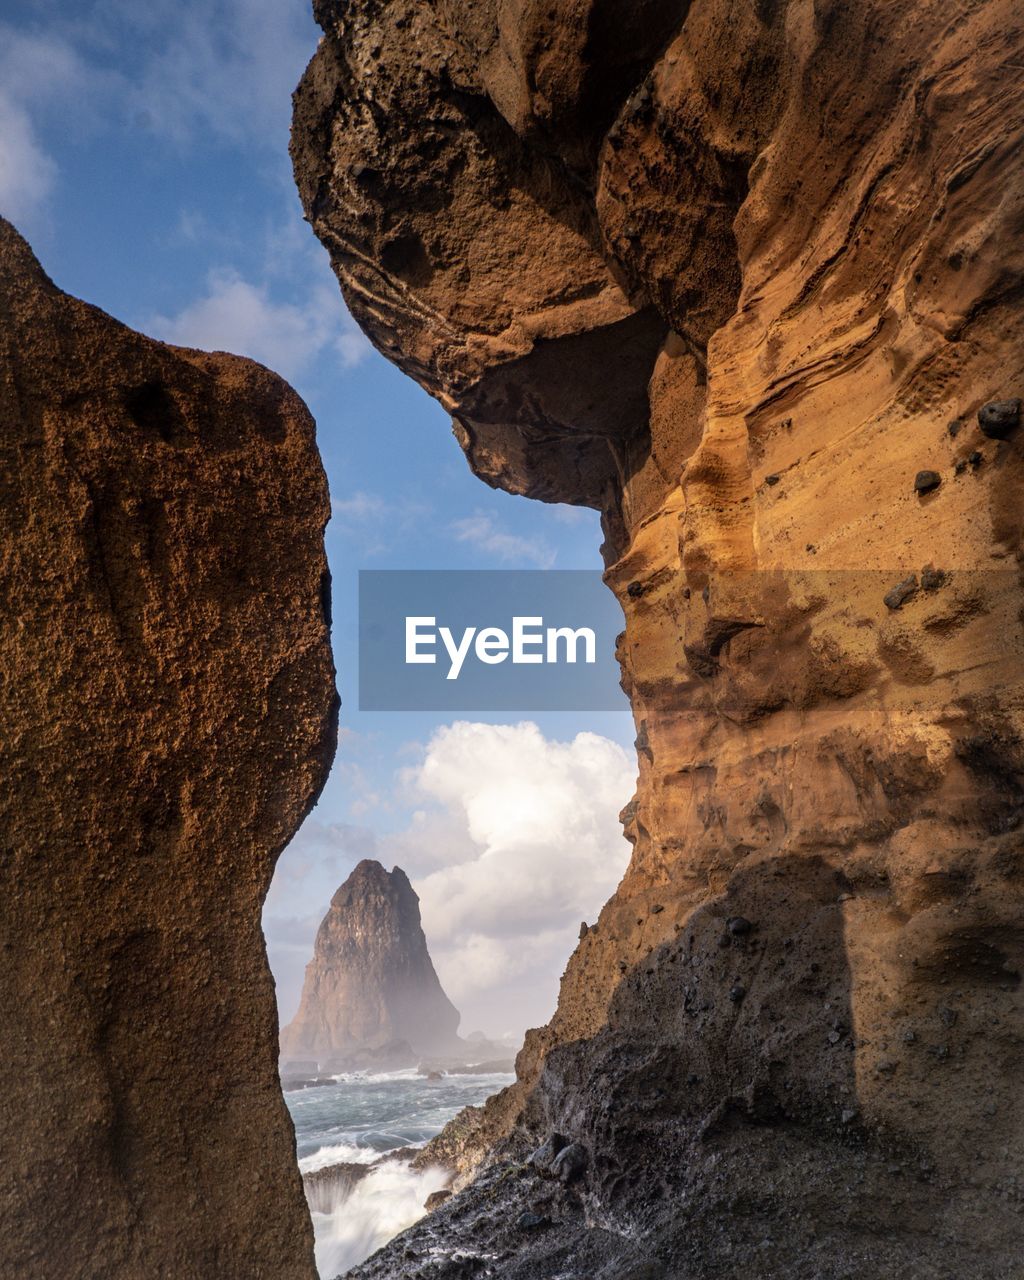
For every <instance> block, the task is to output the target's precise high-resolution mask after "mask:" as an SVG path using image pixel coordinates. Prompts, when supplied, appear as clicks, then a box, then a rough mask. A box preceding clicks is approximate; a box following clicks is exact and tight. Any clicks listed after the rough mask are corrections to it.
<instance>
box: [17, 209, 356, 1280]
mask: <svg viewBox="0 0 1024 1280" xmlns="http://www.w3.org/2000/svg"><path fill="white" fill-rule="evenodd" d="M0 344H2V355H3V358H2V373H0V404H2V416H3V433H2V440H0V457H2V465H0V530H2V533H0V583H2V594H3V601H4V607H3V617H2V620H0V671H2V673H3V674H2V677H0V700H2V711H0V723H2V726H3V728H2V732H0V776H2V778H3V785H2V788H0V810H2V831H3V857H2V859H0V867H2V877H3V885H2V894H0V901H2V906H0V937H2V942H3V955H4V961H3V965H2V966H0V1007H2V1008H3V1027H4V1034H3V1053H2V1055H0V1072H2V1084H0V1099H2V1101H0V1114H2V1117H3V1119H2V1126H0V1127H2V1133H3V1150H4V1160H3V1172H2V1174H0V1273H2V1274H3V1275H4V1276H11V1277H14V1276H17V1277H19V1280H52V1277H54V1276H57V1275H60V1276H70V1277H83V1278H84V1277H90V1278H91V1277H97V1276H103V1277H111V1278H112V1280H138V1277H140V1276H174V1277H178V1278H180V1280H207V1277H211V1276H219V1277H228V1278H230V1277H237V1278H238V1280H242V1278H243V1277H244V1278H245V1280H252V1277H255V1276H267V1277H269V1276H273V1277H274V1278H275V1280H279V1278H280V1280H313V1277H315V1274H316V1273H315V1270H314V1266H313V1250H312V1232H311V1230H310V1225H309V1218H308V1214H307V1211H306V1207H305V1204H304V1201H303V1195H302V1185H301V1180H300V1178H299V1174H298V1170H297V1168H296V1165H295V1140H294V1134H293V1131H292V1127H291V1122H290V1120H289V1117H288V1113H287V1111H286V1109H285V1106H284V1102H283V1100H282V1097H281V1089H280V1085H279V1083H278V1078H277V1071H276V1059H277V1054H276V1042H277V1018H276V1012H275V1005H274V989H273V984H272V981H271V977H270V972H269V970H268V967H267V961H266V954H265V950H264V943H263V935H262V932H261V928H260V910H261V906H262V903H263V899H264V897H265V895H266V892H267V888H268V886H269V883H270V877H271V873H272V872H273V868H274V863H275V860H276V858H277V855H278V853H279V852H280V850H281V849H282V847H283V846H284V845H285V843H286V842H287V841H288V840H289V839H290V838H291V836H292V835H293V833H294V832H295V830H296V828H297V827H298V825H299V823H300V822H301V820H302V818H303V816H304V815H305V814H306V812H307V811H308V810H309V808H310V807H311V805H312V803H313V801H314V799H315V797H316V795H317V794H318V792H319V789H320V787H321V786H322V784H323V781H324V778H325V776H326V773H327V769H328V766H329V763H330V760H331V756H332V753H333V746H334V734H335V726H334V722H335V718H336V717H335V705H336V699H335V694H334V681H333V668H332V662H331V652H330V646H329V635H328V632H329V622H328V618H327V608H328V601H329V585H328V577H327V566H326V560H325V557H324V548H323V528H324V524H325V523H326V520H327V518H328V511H329V507H328V497H327V487H326V482H325V478H324V474H323V470H322V468H321V465H320V460H319V456H318V454H317V449H316V442H315V435H314V424H313V421H312V419H311V418H310V416H309V413H308V412H307V410H306V408H305V406H304V405H303V404H302V402H301V401H300V400H299V398H298V397H297V396H296V395H295V394H294V392H292V391H291V390H290V388H288V387H287V386H286V385H285V384H284V383H283V382H282V381H281V380H280V379H279V378H277V377H276V376H275V375H273V374H271V373H269V372H268V371H267V370H266V369H263V368H261V367H260V366H258V365H256V364H253V363H252V362H251V361H248V360H243V359H239V358H237V357H234V356H227V355H220V354H218V355H206V354H203V353H200V352H197V351H185V350H181V349H177V348H173V347H167V346H164V345H162V344H161V343H158V342H154V341H152V340H150V339H149V338H145V337H142V336H141V335H139V334H137V333H133V332H132V331H131V330H130V329H127V328H125V327H124V325H121V324H118V323H117V322H116V321H115V320H112V319H111V318H110V317H109V316H107V315H104V314H103V313H102V312H101V311H98V310H96V309H95V308H94V307H90V306H87V305H86V304H85V303H82V302H79V301H77V300H76V299H74V298H70V297H68V296H66V295H65V294H63V293H61V292H60V291H59V290H58V289H57V288H56V287H55V286H54V285H53V284H52V283H51V282H50V281H49V280H48V279H47V277H46V276H45V275H44V273H43V271H42V269H41V268H40V266H39V264H38V263H37V262H36V260H35V259H34V257H33V256H32V253H31V251H30V249H29V248H28V246H27V245H26V244H25V242H24V241H23V240H22V239H21V238H20V237H19V236H18V234H17V233H16V232H15V231H14V229H13V228H12V227H11V226H10V225H9V224H8V223H5V222H0Z"/></svg>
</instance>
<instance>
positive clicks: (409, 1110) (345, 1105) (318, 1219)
mask: <svg viewBox="0 0 1024 1280" xmlns="http://www.w3.org/2000/svg"><path fill="white" fill-rule="evenodd" d="M335 1079H336V1080H337V1082H338V1083H337V1084H334V1085H323V1086H321V1087H320V1088H316V1089H297V1090H293V1091H290V1092H288V1093H286V1094H285V1100H286V1101H287V1103H288V1109H289V1111H290V1112H291V1114H292V1120H293V1122H294V1124H295V1139H296V1144H297V1146H298V1154H299V1168H300V1169H301V1170H302V1172H303V1173H310V1172H312V1171H313V1170H314V1169H323V1168H326V1167H327V1166H328V1165H332V1164H371V1163H372V1162H373V1161H374V1160H376V1159H377V1158H378V1157H379V1156H380V1155H382V1154H383V1153H384V1152H386V1151H393V1150H394V1149H395V1148H396V1147H420V1146H423V1144H424V1143H425V1142H427V1141H428V1140H429V1139H430V1138H432V1137H433V1136H434V1135H435V1134H437V1133H440V1131H441V1129H443V1128H444V1126H445V1125H446V1124H447V1123H448V1121H449V1120H450V1119H451V1118H452V1117H453V1116H455V1115H457V1114H458V1112H459V1111H461V1110H462V1108H463V1107H466V1106H469V1105H471V1104H472V1105H477V1106H478V1105H479V1104H480V1103H482V1102H484V1101H485V1099H487V1098H489V1097H490V1095H491V1094H492V1093H496V1092H497V1091H498V1090H499V1089H503V1088H504V1087H505V1085H507V1084H511V1083H512V1081H513V1079H514V1077H513V1076H510V1075H452V1076H445V1077H444V1078H443V1079H441V1080H427V1079H426V1077H425V1076H421V1075H418V1074H417V1073H416V1071H414V1070H408V1071H389V1072H385V1073H380V1074H373V1073H369V1072H355V1073H351V1074H346V1075H339V1076H336V1077H335ZM445 1182H446V1176H445V1173H444V1171H443V1170H441V1169H427V1170H423V1171H419V1172H417V1171H414V1170H413V1169H411V1168H410V1166H409V1164H408V1162H407V1161H404V1160H402V1161H399V1160H394V1161H388V1162H386V1163H385V1164H383V1165H381V1166H380V1167H379V1168H377V1169H374V1170H373V1171H372V1172H371V1173H369V1174H367V1176H366V1177H365V1178H362V1179H361V1180H360V1181H359V1182H357V1183H356V1184H355V1186H353V1187H351V1188H350V1189H348V1190H340V1189H339V1192H338V1195H337V1200H336V1202H332V1203H330V1205H329V1210H328V1212H313V1213H312V1218H313V1233H314V1237H315V1242H316V1265H317V1269H318V1270H319V1272H320V1277H321V1280H334V1277H336V1276H339V1275H343V1274H344V1273H345V1271H347V1270H348V1268H349V1267H354V1266H355V1265H356V1264H357V1263H359V1262H362V1261H363V1260H364V1259H365V1258H368V1257H369V1256H370V1254H371V1253H373V1252H374V1250H376V1249H379V1248H380V1247H381V1246H382V1245H384V1244H386V1243H387V1242H388V1241H389V1240H390V1239H391V1238H392V1237H393V1236H396V1235H397V1234H398V1233H399V1232H400V1231H404V1230H405V1228H406V1227H410V1226H412V1224H413V1223H414V1222H415V1221H416V1220H417V1218H420V1217H422V1215H423V1213H424V1208H423V1204H424V1201H425V1200H426V1198H427V1196H429V1195H430V1193H431V1192H432V1191H438V1190H440V1189H441V1188H442V1187H443V1186H444V1185H445Z"/></svg>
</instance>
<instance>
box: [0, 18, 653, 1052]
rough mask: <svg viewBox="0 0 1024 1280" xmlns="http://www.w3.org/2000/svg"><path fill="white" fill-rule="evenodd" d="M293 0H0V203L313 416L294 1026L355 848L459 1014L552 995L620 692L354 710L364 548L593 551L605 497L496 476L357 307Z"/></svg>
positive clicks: (288, 952) (591, 861)
mask: <svg viewBox="0 0 1024 1280" xmlns="http://www.w3.org/2000/svg"><path fill="white" fill-rule="evenodd" d="M310 8H311V6H310V3H309V0H201V2H200V0H173V2H172V0H146V3H145V4H142V5H140V4H138V3H137V0H62V2H59V0H56V2H55V0H47V2H46V3H45V4H44V3H43V2H42V0H20V2H19V3H12V0H0V213H2V214H3V215H4V216H5V217H7V218H9V219H10V220H11V221H12V222H13V223H14V224H15V226H17V227H18V229H19V230H20V231H21V232H22V234H23V235H25V236H26V238H27V239H28V240H29V242H30V243H31V245H32V247H33V249H34V250H35V252H36V254H37V256H38V257H39V258H40V260H41V262H42V264H43V266H44V268H45V269H46V271H47V272H48V274H49V275H50V276H51V277H52V278H53V279H54V280H55V281H56V283H57V284H58V285H59V286H60V287H61V288H63V289H65V290H66V291H67V292H69V293H72V294H75V295H77V296H79V297H82V298H84V299H86V300H87V301H89V302H91V303H94V304H95V305H97V306H99V307H102V308H103V309H104V310H105V311H107V312H109V313H110V314H112V315H114V316H116V317H117V318H118V319H120V320H122V321H124V322H126V323H127V324H129V325H131V326H132V327H133V328H136V329H139V330H141V331H142V332H144V333H148V334H151V335H152V336H154V337H157V338H161V339H163V340H164V341H167V342H173V343H178V344H181V345H185V346H193V347H200V348H205V349H210V350H227V351H233V352H237V353H240V354H243V355H248V356H251V357H252V358H253V359H256V360H259V361H261V362H262V363H264V364H266V365H268V366H269V367H270V368H272V369H274V370H276V371H277V372H278V373H280V374H282V375H283V376H284V377H285V378H287V379H288V380H289V381H290V382H291V383H292V385H293V386H294V387H295V388H296V389H297V390H298V392H299V393H300V394H301V395H302V397H303V398H304V399H305V400H306V402H307V404H308V405H309V406H310V408H311V409H312V411H313V414H314V416H315V417H316V420H317V424H318V440H319V444H320V449H321V452H322V454H323V458H324V464H325V467H326V469H327V474H328V479H329V483H330V489H331V496H332V513H333V514H332V520H331V523H330V525H329V526H328V530H327V551H328V556H329V558H330V563H331V569H332V574H333V578H334V648H335V661H336V663H337V666H338V672H339V674H338V681H339V688H340V692H341V697H342V712H341V731H340V741H339V746H338V755H337V760H336V763H335V765H334V768H333V770H332V773H331V776H330V779H329V781H328V783H327V786H326V788H325V790H324V794H323V797H322V798H321V801H320V803H319V805H318V807H317V808H316V810H315V811H314V812H313V814H312V815H311V817H310V818H309V819H308V820H307V822H306V824H305V826H304V827H303V829H302V830H301V831H300V832H299V834H298V835H297V836H296V838H295V839H294V840H293V841H292V843H291V845H290V846H289V848H288V849H287V850H285V852H284V854H283V855H282V857H281V860H280V862H279V865H278V870H277V873H276V875H275V878H274V883H273V885H272V886H271V890H270V894H269V896H268V899H267V903H266V908H265V912H264V932H265V935H266V939H267V948H268V954H269V957H270V962H271V967H272V969H273V972H274V975H275V979H276V981H277V986H278V1002H279V1009H280V1014H281V1019H282V1023H283V1022H286V1021H287V1020H288V1019H289V1018H290V1017H291V1016H292V1014H293V1013H294V1010H295V1007H296V1005H297V1003H298V998H299V991H300V988H301V982H302V974H303V969H304V967H305V964H306V962H307V961H308V959H309V957H310V954H311V951H312V943H313V938H314V935H315V932H316V927H317V925H318V923H319V921H320V919H321V918H322V916H323V914H324V912H325V911H326V909H327V906H328V903H329V901H330V898H331V895H332V894H333V892H334V890H335V889H336V888H337V887H338V885H339V884H340V883H341V881H342V880H344V878H345V877H346V876H347V874H348V872H349V871H350V870H351V868H352V867H353V866H354V865H355V863H356V862H358V861H359V859H360V858H363V857H377V858H379V859H380V860H381V861H383V862H384V863H385V865H386V866H388V867H389V869H390V867H392V866H394V865H396V864H397V865H400V866H402V867H403V868H404V869H405V870H406V871H407V872H408V874H409V876H410V878H411V879H412V881H413V884H414V886H415V888H416V890H417V892H418V893H419V894H420V898H421V905H422V914H423V924H424V929H425V931H426V934H427V940H428V945H429V947H430V951H431V954H432V956H433V957H434V961H435V966H436V968H437V970H438V973H439V975H440V977H441V980H442V983H443V984H444V986H445V988H446V990H447V991H448V993H449V995H450V996H451V997H452V999H453V1000H454V1002H455V1004H456V1006H457V1007H458V1008H459V1009H460V1010H461V1011H462V1014H463V1020H462V1029H463V1031H466V1032H469V1031H473V1030H478V1029H479V1030H483V1031H484V1032H486V1033H487V1034H489V1035H502V1034H506V1033H511V1034H519V1033H520V1032H521V1031H522V1030H523V1029H524V1028H525V1027H527V1026H531V1025H537V1024H539V1023H541V1022H543V1021H546V1019H547V1018H548V1017H549V1016H550V1014H551V1012H552V1011H553V1008H554V1002H555V998H556V993H557V983H558V978H559V976H560V974H561V971H562V968H563V966H564V963H565V961H566V959H567V958H568V956H569V954H570V952H571V951H572V948H573V946H574V945H575V940H576V935H577V932H578V929H579V923H580V921H581V920H583V919H588V920H592V919H593V918H594V916H595V915H596V913H597V911H598V910H599V908H600V906H601V905H602V903H603V902H604V900H605V899H606V898H607V897H608V895H609V893H610V892H611V890H612V889H613V888H614V886H615V884H616V883H617V882H618V880H619V878H620V877H621V875H622V873H623V871H624V870H625V866H626V862H627V859H628V854H629V848H628V845H627V844H626V842H625V841H624V840H623V838H622V836H621V834H620V830H619V827H618V824H617V822H616V814H617V813H618V810H619V809H620V808H621V807H622V806H623V805H624V804H625V803H626V802H627V800H628V799H629V797H630V795H631V793H632V789H633V783H634V776H635V767H634V763H633V753H632V750H631V742H632V738H633V726H632V721H631V719H630V717H629V714H628V712H627V710H626V703H625V699H623V704H622V705H623V710H622V711H621V712H605V713H596V712H595V713H558V714H556V713H546V714H535V713H531V714H530V715H529V717H523V718H522V719H519V718H517V717H515V716H508V715H503V716H498V715H474V716H472V717H467V718H465V719H463V720H458V721H454V722H453V721H452V719H451V717H445V716H442V715H439V714H433V713H428V712H415V713H414V712H408V713H402V712H390V713H369V712H360V711H359V710H358V707H357V705H356V672H357V653H356V629H357V618H356V582H357V577H356V575H357V573H358V570H359V569H361V568H362V569H388V568H401V569H419V568H431V569H434V568H444V569H461V568H467V569H469V568H471V569H486V568H506V569H538V568H540V569H544V568H559V569H594V570H598V569H600V567H601V565H600V558H599V554H598V547H599V545H600V542H601V534H600V528H599V523H598V518H597V515H596V513H594V512H592V511H585V510H581V509H578V508H571V507H565V506H548V505H545V504H542V503H537V502H530V501H528V500H526V499H523V498H515V497H512V496H509V495H507V494H502V493H497V492H495V491H493V490H491V489H489V488H488V487H487V486H486V485H484V484H482V483H481V482H480V481H478V480H476V479H475V478H474V477H473V476H472V475H471V474H470V472H469V469H468V467H467V465H466V463H465V460H464V459H463V456H462V453H461V451H460V450H459V448H458V446H457V444H456V443H455V440H454V438H453V436H452V433H451V425H450V422H449V420H448V417H447V415H446V414H445V413H444V412H443V411H442V410H441V408H440V407H439V406H438V405H437V404H436V403H434V401H432V400H431V399H430V398H429V397H428V396H427V395H426V394H425V393H424V392H423V391H421V390H420V389H419V388H418V387H417V386H416V385H415V384H414V383H413V382H412V381H411V380H410V379H408V378H406V377H405V376H404V375H403V374H401V373H400V372H399V371H398V370H397V369H395V368H394V367H393V366H391V365H390V364H388V363H387V361H385V360H384V359H383V358H382V357H381V356H379V355H378V354H377V353H376V352H375V351H374V350H373V349H372V348H371V346H370V345H369V343H368V342H367V341H366V339H365V338H364V337H363V335H362V334H361V332H360V331H359V329H358V328H357V326H356V325H355V324H354V322H353V321H352V319H351V317H350V316H349V315H348V313H347V311H346V309H345V306H344V303H343V301H342V298H341V295H340V292H339V290H338V288H337V285H336V282H335V280H334V276H333V274H332V272H331V270H330V267H329V265H328V261H327V256H326V253H325V251H324V250H323V249H322V248H321V247H320V245H319V244H318V242H317V241H316V239H315V237H314V236H313V234H312V232H311V231H310V230H309V228H308V226H306V224H305V223H304V222H303V219H302V212H301V208H300V205H299V201H298V197H297V195H296V192H295V189H294V185H293V183H292V177H291V167H290V162H289V159H288V126H289V116H290V95H291V91H292V89H293V88H294V86H295V84H296V83H297V82H298V79H299V77H300V75H301V73H302V71H303V69H304V67H305V65H306V63H307V61H308V60H309V57H310V56H311V54H312V52H313V50H314V49H315V48H316V43H317V39H318V35H319V31H318V28H317V27H316V26H315V24H314V23H313V20H312V16H311V13H310Z"/></svg>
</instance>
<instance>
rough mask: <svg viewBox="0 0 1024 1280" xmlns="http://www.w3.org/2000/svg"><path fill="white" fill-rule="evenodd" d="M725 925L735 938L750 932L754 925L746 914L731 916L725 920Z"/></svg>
mask: <svg viewBox="0 0 1024 1280" xmlns="http://www.w3.org/2000/svg"><path fill="white" fill-rule="evenodd" d="M725 927H726V928H727V929H728V930H729V932H730V933H731V934H732V936H733V937H734V938H742V937H743V936H744V935H745V934H748V933H749V932H750V931H751V929H752V928H753V927H754V926H753V925H752V924H751V923H750V921H749V920H748V919H747V918H746V916H730V917H729V919H728V920H726V922H725Z"/></svg>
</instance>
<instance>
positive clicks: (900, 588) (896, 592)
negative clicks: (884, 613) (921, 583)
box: [883, 573, 917, 610]
mask: <svg viewBox="0 0 1024 1280" xmlns="http://www.w3.org/2000/svg"><path fill="white" fill-rule="evenodd" d="M916 594H917V574H916V573H912V574H911V575H910V577H909V578H904V579H903V581H902V582H897V583H896V585H895V586H894V587H890V588H889V590H888V591H887V592H886V593H885V595H884V596H883V600H884V601H885V606H886V608H887V609H893V610H895V609H901V608H902V607H903V606H904V605H905V604H906V603H907V601H908V600H909V599H910V598H911V596H914V595H916Z"/></svg>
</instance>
